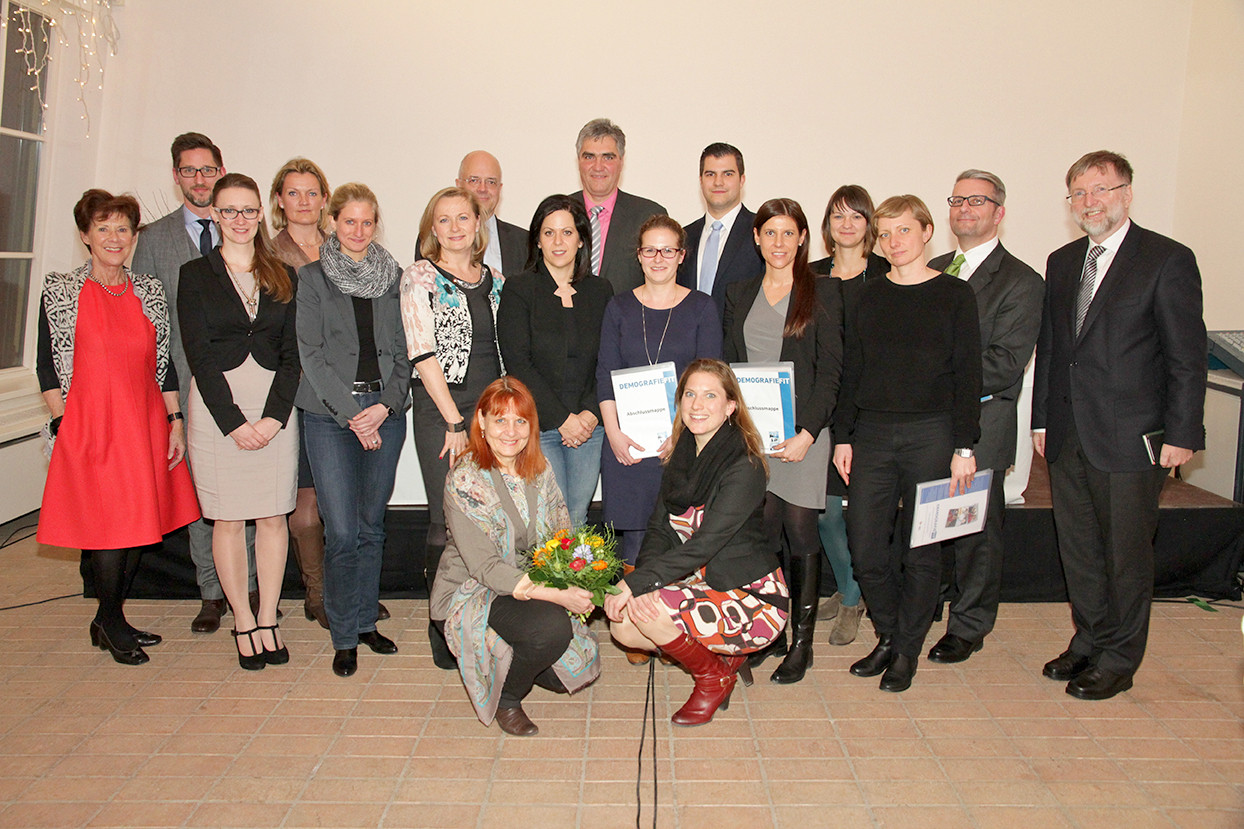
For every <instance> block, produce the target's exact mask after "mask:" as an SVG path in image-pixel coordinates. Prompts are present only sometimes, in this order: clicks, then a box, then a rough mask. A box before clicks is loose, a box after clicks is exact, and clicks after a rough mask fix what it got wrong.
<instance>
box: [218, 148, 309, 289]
mask: <svg viewBox="0 0 1244 829" xmlns="http://www.w3.org/2000/svg"><path fill="white" fill-rule="evenodd" d="M231 187H236V188H240V189H242V190H250V191H251V192H252V193H254V194H255V201H257V202H259V218H258V219H257V220H256V221H257V222H258V223H259V227H258V229H257V230H256V233H255V255H254V258H253V259H252V260H251V271H252V273H254V274H255V284H257V285H258V286H259V288H260V290H262V291H264V292H265V293H267V294H268V295H269V296H271V297H272V298H273V299H275V300H276V301H277V302H289V301H290V300H291V299H293V298H294V285H293V281H292V280H291V279H290V278H289V270H288V268H287V266H286V265H285V263H284V262H282V261H281V260H280V259H279V258H278V257H277V255H276V254H275V253H274V252H273V251H272V248H270V247H268V228H267V226H266V225H265V224H264V220H263V196H261V195H260V194H259V185H258V184H256V183H255V180H254V179H253V178H251V177H250V176H244V175H242V174H241V173H229V174H227V175H223V176H221V177H220V178H219V179H217V181H216V185H215V186H214V187H213V188H212V206H213V207H215V206H216V198H217V196H219V195H220V193H221V191H222V190H228V189H229V188H231Z"/></svg>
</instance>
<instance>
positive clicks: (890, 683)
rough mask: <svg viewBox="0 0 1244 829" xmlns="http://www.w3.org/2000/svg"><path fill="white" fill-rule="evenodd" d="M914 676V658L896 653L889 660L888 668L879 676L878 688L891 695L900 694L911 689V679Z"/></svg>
mask: <svg viewBox="0 0 1244 829" xmlns="http://www.w3.org/2000/svg"><path fill="white" fill-rule="evenodd" d="M915 675H916V657H914V656H907V655H905V654H901V653H896V654H894V658H893V659H892V660H890V667H888V668H886V669H885V673H884V674H882V675H881V684H880V685H879V686H878V687H879V688H881V690H883V691H889V692H890V693H892V694H898V693H902V692H903V691H906V690H907V689H908V688H910V687H911V678H912V677H913V676H915Z"/></svg>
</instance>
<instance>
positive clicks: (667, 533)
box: [623, 430, 778, 596]
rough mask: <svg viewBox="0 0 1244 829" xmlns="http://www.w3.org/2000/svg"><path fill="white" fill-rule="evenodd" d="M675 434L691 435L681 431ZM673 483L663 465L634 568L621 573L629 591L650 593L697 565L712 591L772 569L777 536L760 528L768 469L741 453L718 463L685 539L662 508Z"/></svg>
mask: <svg viewBox="0 0 1244 829" xmlns="http://www.w3.org/2000/svg"><path fill="white" fill-rule="evenodd" d="M681 439H682V440H694V439H695V438H694V436H693V435H692V434H691V433H690V432H687V431H685V430H684V432H683V435H682V438H681ZM675 483H676V482H675V481H674V480H673V476H672V475H671V469H670V468H669V467H666V470H665V474H664V475H663V476H662V477H661V494H660V496H659V497H658V498H657V505H656V508H655V509H654V510H653V511H652V517H651V518H649V519H648V529H647V531H646V533H645V534H644V543H643V546H642V547H641V548H640V550H639V558H638V560H637V561H636V562H635V570H634V572H632V573H630V574H629V575H626V576H623V580H624V581H625V582H626V583H627V585H628V586H629V587H630V588H631V592H632V593H634V594H635V595H636V596H641V595H643V594H644V593H651V592H652V591H653V590H657V589H659V588H661V587H665V586H666V585H668V584H670V583H672V582H675V581H677V580H679V579H681V578H684V577H685V576H688V575H690V574H691V573H694V572H695V571H696V570H698V569H699V568H701V567H703V568H704V580H705V581H707V582H708V584H709V586H711V587H713V588H714V589H717V590H733V589H734V588H737V587H742V586H743V585H745V584H751V583H752V582H754V581H756V580H758V579H760V578H763V577H764V576H766V575H768V574H769V573H772V572H773V571H774V570H776V569H777V567H778V557H777V539H775V538H772V537H770V536H769V535H767V534H766V533H765V530H764V503H765V488H766V487H767V486H768V474H767V473H766V471H765V468H764V466H763V465H762V464H761V463H759V462H755V463H753V462H752V461H751V459H750V458H748V456H747V455H742V456H740V457H738V458H736V459H735V460H734V461H733V462H732V463H730V464H728V465H724V468H722V469H721V470H720V471H719V472H718V473H717V479H716V481H715V482H714V485H713V487H712V490H711V492H712V494H711V495H710V496H709V498H708V500H707V501H706V502H705V503H704V513H703V516H702V519H701V522H700V526H699V528H698V529H696V531H695V534H694V535H692V536H691V537H690V538H689V539H687V540H686V541H685V542H684V541H682V540H681V538H680V537H679V535H678V533H676V532H674V528H673V527H671V526H670V522H669V513H668V512H667V511H666V507H665V497H666V494H667V493H668V492H669V490H670V489H671V488H672V487H673V486H674V485H675Z"/></svg>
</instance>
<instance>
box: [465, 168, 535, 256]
mask: <svg viewBox="0 0 1244 829" xmlns="http://www.w3.org/2000/svg"><path fill="white" fill-rule="evenodd" d="M454 183H455V184H457V185H458V186H459V187H462V188H464V189H466V190H470V191H471V192H472V193H474V194H475V197H476V198H477V199H479V206H480V209H481V210H482V211H483V216H482V218H483V219H484V224H485V226H487V228H488V249H487V250H486V251H484V264H485V265H487V266H488V267H490V268H492V269H493V270H494V271H500V272H501V273H502V274H503V275H505V276H514V275H515V274H517V273H520V272H521V271H522V270H523V268H524V267H525V266H526V265H527V231H526V230H524V229H523V228H521V227H518V226H517V225H512V224H510V223H509V222H503V221H501V220H500V219H498V218H497V204H498V202H500V201H501V187H502V186H503V184H504V182H502V181H501V162H499V161H497V159H496V157H495V156H493V155H492V154H491V153H487V152H484V151H483V150H474V151H472V152H469V153H467V154H466V156H465V157H463V159H462V163H461V164H459V165H458V178H457V180H456V181H455V182H454Z"/></svg>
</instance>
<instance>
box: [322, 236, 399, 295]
mask: <svg viewBox="0 0 1244 829" xmlns="http://www.w3.org/2000/svg"><path fill="white" fill-rule="evenodd" d="M320 267H321V268H323V269H324V275H325V276H326V277H328V281H329V282H331V283H333V284H334V285H336V286H337V288H338V290H340V291H341V292H342V293H343V294H345V295H346V296H356V297H358V298H359V299H375V298H376V297H381V296H384V295H385V293H387V292H388V290H389V288H391V287H392V286H393V283H394V282H396V281H397V278H398V277H399V276H401V275H402V268H401V266H400V265H398V264H397V260H396V259H394V258H393V256H392V254H390V253H389V252H388V251H387V250H385V249H384V248H382V247H380V245H377V244H376V243H375V242H373V243H372V244H370V245H368V247H367V255H366V256H364V257H363V261H362V262H355V261H354V260H353V259H351V258H350V257H349V256H346V255H345V254H344V253H342V252H341V242H340V240H338V239H337V234H336V233H333V234H330V235H329V237H328V238H327V239H325V240H324V244H322V245H320Z"/></svg>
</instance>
